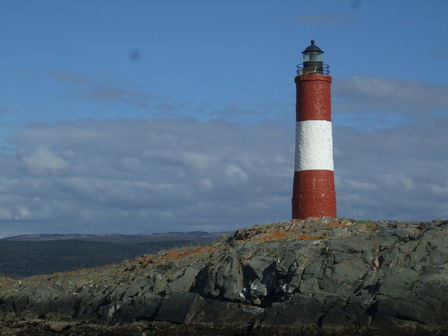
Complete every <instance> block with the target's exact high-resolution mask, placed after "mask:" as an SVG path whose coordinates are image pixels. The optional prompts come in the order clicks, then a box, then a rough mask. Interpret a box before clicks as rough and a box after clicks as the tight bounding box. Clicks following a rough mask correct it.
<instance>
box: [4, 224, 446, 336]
mask: <svg viewBox="0 0 448 336" xmlns="http://www.w3.org/2000/svg"><path fill="white" fill-rule="evenodd" d="M33 326H34V327H33ZM24 328H31V329H29V330H28V331H27V334H26V335H58V334H61V335H71V334H73V335H97V334H98V335H100V334H101V335H115V332H117V335H134V334H135V335H143V334H145V335H159V334H160V335H162V334H163V335H171V334H172V335H183V334H185V335H187V334H188V335H209V334H211V331H213V334H214V335H351V334H353V335H425V334H427V335H445V334H448V332H447V330H448V221H443V220H437V221H433V222H426V223H423V222H418V223H402V222H395V221H393V222H392V221H380V222H369V221H367V222H366V221H364V222H361V221H354V220H351V219H344V218H339V219H332V218H325V217H324V218H321V219H316V218H314V219H313V218H310V219H307V220H304V221H295V222H279V223H273V224H269V225H257V226H253V227H249V228H246V229H241V230H238V231H236V232H235V233H234V234H233V236H231V237H227V238H223V239H221V240H219V241H216V242H215V243H213V244H211V245H208V246H201V247H194V248H184V249H178V250H171V251H162V252H159V253H156V254H153V255H147V256H142V257H139V258H136V259H133V260H129V261H125V262H123V263H121V264H119V265H110V266H103V267H99V268H95V269H84V270H79V271H75V272H69V273H56V274H51V275H45V276H34V277H31V278H27V279H22V280H20V281H19V280H17V281H12V280H11V279H6V278H0V335H2V336H3V335H22V334H20V332H21V331H20V330H24ZM120 328H121V329H120ZM123 328H125V329H123ZM98 330H100V331H98ZM114 330H115V331H114ZM116 330H119V331H116ZM124 330H125V331H124ZM187 331H188V332H187ZM184 332H185V333H184ZM24 335H25V334H24Z"/></svg>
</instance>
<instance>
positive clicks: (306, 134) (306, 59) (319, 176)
mask: <svg viewBox="0 0 448 336" xmlns="http://www.w3.org/2000/svg"><path fill="white" fill-rule="evenodd" d="M323 53H324V52H323V51H322V50H321V49H320V48H319V47H318V46H316V45H315V44H314V40H313V41H311V45H310V46H308V47H307V48H306V49H305V50H304V51H303V52H302V54H303V64H302V65H299V66H297V67H298V70H297V77H296V78H295V82H296V88H297V100H296V153H295V171H294V185H293V195H292V219H304V218H307V217H322V216H329V217H336V192H335V186H334V171H333V170H334V168H333V137H332V125H331V76H329V75H328V74H329V67H328V65H326V64H325V65H324V63H323V55H322V54H323Z"/></svg>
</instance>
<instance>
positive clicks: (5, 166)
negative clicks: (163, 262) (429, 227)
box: [0, 117, 448, 235]
mask: <svg viewBox="0 0 448 336" xmlns="http://www.w3.org/2000/svg"><path fill="white" fill-rule="evenodd" d="M291 119H292V118H291ZM446 126H447V119H446V118H443V117H437V118H436V117H434V118H433V119H428V121H427V122H426V123H420V124H418V125H407V126H404V127H401V128H395V129H383V130H376V131H368V132H362V131H359V130H358V131H357V130H354V129H351V128H343V127H335V128H334V144H335V146H336V152H337V153H338V155H337V156H336V157H335V174H336V188H337V196H338V211H339V215H340V216H346V217H354V218H360V219H381V218H385V219H401V220H424V219H426V220H428V219H433V218H440V217H447V216H448V209H447V206H446V204H447V203H448V193H447V192H446V190H447V171H446V167H447V166H448V155H447V154H448V153H447V149H446V145H445V144H446V143H448V134H447V132H446ZM293 127H294V122H293V121H292V122H291V123H289V124H281V123H278V122H266V123H263V124H258V125H252V126H241V125H238V124H236V123H230V122H222V121H210V122H199V121H195V120H115V121H113V120H108V121H106V120H104V121H100V120H84V121H70V122H69V121H66V122H61V123H57V124H44V123H40V124H30V125H28V126H27V127H25V128H23V129H21V130H19V131H18V132H17V133H16V134H15V135H14V136H13V137H11V144H12V145H14V146H15V147H16V149H17V152H18V153H19V154H18V155H8V154H2V155H1V160H2V165H1V166H0V204H1V206H0V231H1V232H3V235H4V234H5V232H9V233H13V232H15V233H22V232H128V233H138V232H161V231H189V230H216V231H226V230H233V229H236V228H238V227H241V226H243V225H250V224H256V223H266V222H271V221H277V220H284V219H289V216H290V199H291V191H292V177H293V169H294V165H293V161H294V158H293V155H294V148H293V146H294V129H293ZM86 135H88V136H86Z"/></svg>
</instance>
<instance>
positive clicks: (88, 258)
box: [0, 232, 223, 278]
mask: <svg viewBox="0 0 448 336" xmlns="http://www.w3.org/2000/svg"><path fill="white" fill-rule="evenodd" d="M222 235H223V234H218V233H207V232H190V233H180V232H175V233H165V234H151V235H77V234H68V235H67V234H64V235H58V234H49V235H22V236H15V237H8V238H5V239H0V251H1V253H0V276H7V277H13V278H23V277H27V276H32V275H36V274H50V273H55V272H67V271H72V270H76V269H79V268H90V267H96V266H101V265H107V264H117V263H120V262H122V261H123V260H126V259H131V258H134V257H136V256H139V255H142V254H147V253H153V252H156V251H159V250H164V249H169V248H173V247H183V246H196V245H203V244H208V243H210V242H212V241H213V240H216V239H217V238H219V237H220V236H222Z"/></svg>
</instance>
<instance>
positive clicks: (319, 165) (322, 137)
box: [295, 120, 334, 171]
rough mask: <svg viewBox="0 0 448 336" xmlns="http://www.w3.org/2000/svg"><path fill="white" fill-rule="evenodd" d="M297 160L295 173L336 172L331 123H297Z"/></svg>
mask: <svg viewBox="0 0 448 336" xmlns="http://www.w3.org/2000/svg"><path fill="white" fill-rule="evenodd" d="M295 159H296V160H295V171H302V170H316V169H319V170H321V169H324V170H334V166H333V136H332V126H331V121H327V120H305V121H298V122H297V124H296V154H295Z"/></svg>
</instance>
